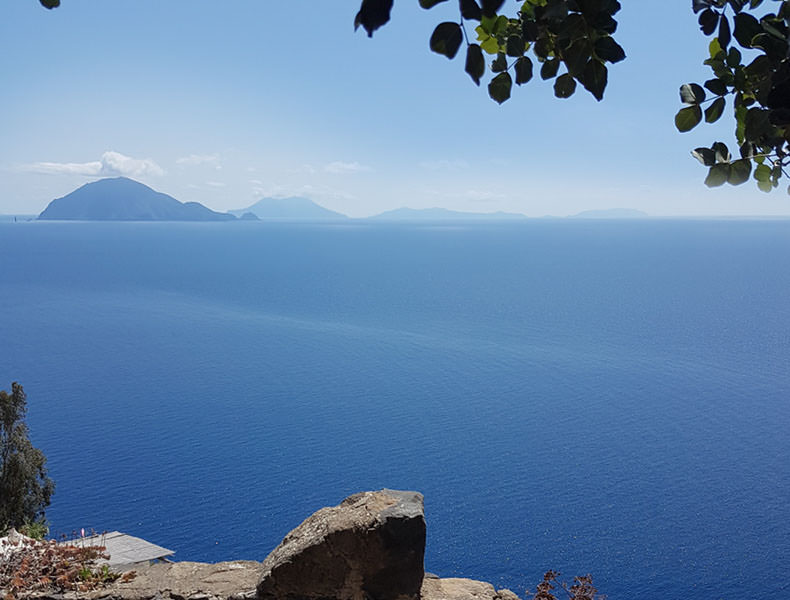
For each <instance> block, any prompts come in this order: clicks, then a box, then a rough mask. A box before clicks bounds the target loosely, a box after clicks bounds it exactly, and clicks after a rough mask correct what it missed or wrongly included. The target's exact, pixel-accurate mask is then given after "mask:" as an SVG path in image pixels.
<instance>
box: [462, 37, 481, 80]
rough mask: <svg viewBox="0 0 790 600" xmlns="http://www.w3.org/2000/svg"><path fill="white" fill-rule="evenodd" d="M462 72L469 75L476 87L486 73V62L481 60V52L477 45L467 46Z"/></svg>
mask: <svg viewBox="0 0 790 600" xmlns="http://www.w3.org/2000/svg"><path fill="white" fill-rule="evenodd" d="M464 70H465V71H466V72H467V73H469V77H471V78H472V81H474V82H475V83H476V84H477V85H480V78H481V77H482V76H483V75H484V74H485V72H486V62H485V60H484V59H483V51H482V50H481V49H480V46H478V45H477V44H469V47H468V48H467V49H466V66H465V67H464Z"/></svg>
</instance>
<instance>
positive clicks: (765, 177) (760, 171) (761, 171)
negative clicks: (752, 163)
mask: <svg viewBox="0 0 790 600" xmlns="http://www.w3.org/2000/svg"><path fill="white" fill-rule="evenodd" d="M754 178H755V179H756V180H757V181H763V182H768V183H770V182H771V167H769V166H768V165H757V168H756V169H755V170H754ZM768 191H770V189H769V190H768Z"/></svg>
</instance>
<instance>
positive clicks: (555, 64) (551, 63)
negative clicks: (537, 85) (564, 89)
mask: <svg viewBox="0 0 790 600" xmlns="http://www.w3.org/2000/svg"><path fill="white" fill-rule="evenodd" d="M559 69H560V59H559V58H552V59H551V60H547V61H546V62H544V63H543V65H541V67H540V78H541V79H544V80H545V79H551V78H552V77H556V76H557V71H559Z"/></svg>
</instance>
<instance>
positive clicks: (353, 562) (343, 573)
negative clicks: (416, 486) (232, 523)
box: [257, 489, 425, 600]
mask: <svg viewBox="0 0 790 600" xmlns="http://www.w3.org/2000/svg"><path fill="white" fill-rule="evenodd" d="M424 555H425V517H424V513H423V497H422V494H419V493H417V492H402V491H395V490H386V489H385V490H381V491H378V492H362V493H359V494H354V495H353V496H349V497H348V498H346V499H345V500H343V502H341V503H340V504H339V505H338V506H333V507H329V508H322V509H321V510H319V511H318V512H316V513H314V514H313V515H311V516H310V517H308V518H307V519H306V520H305V521H304V522H303V523H302V524H301V525H299V526H298V527H297V528H296V529H294V530H293V531H291V532H290V533H289V534H288V535H287V536H286V537H285V539H283V541H282V543H281V544H280V545H279V546H277V548H275V549H274V551H273V552H272V553H271V554H270V555H269V556H268V557H267V558H266V560H264V561H263V566H262V576H261V579H260V582H259V583H258V586H257V596H258V599H259V600H368V599H371V598H372V599H375V600H419V598H420V589H421V586H422V582H423V574H424V570H423V558H424Z"/></svg>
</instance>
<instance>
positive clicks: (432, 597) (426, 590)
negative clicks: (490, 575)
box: [421, 577, 520, 600]
mask: <svg viewBox="0 0 790 600" xmlns="http://www.w3.org/2000/svg"><path fill="white" fill-rule="evenodd" d="M421 596H422V600H520V599H519V597H518V596H517V595H516V594H514V593H513V592H511V591H510V590H495V589H494V586H493V585H491V584H490V583H486V582H484V581H475V580H473V579H460V578H448V579H439V578H438V577H426V578H425V581H423V583H422V594H421Z"/></svg>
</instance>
